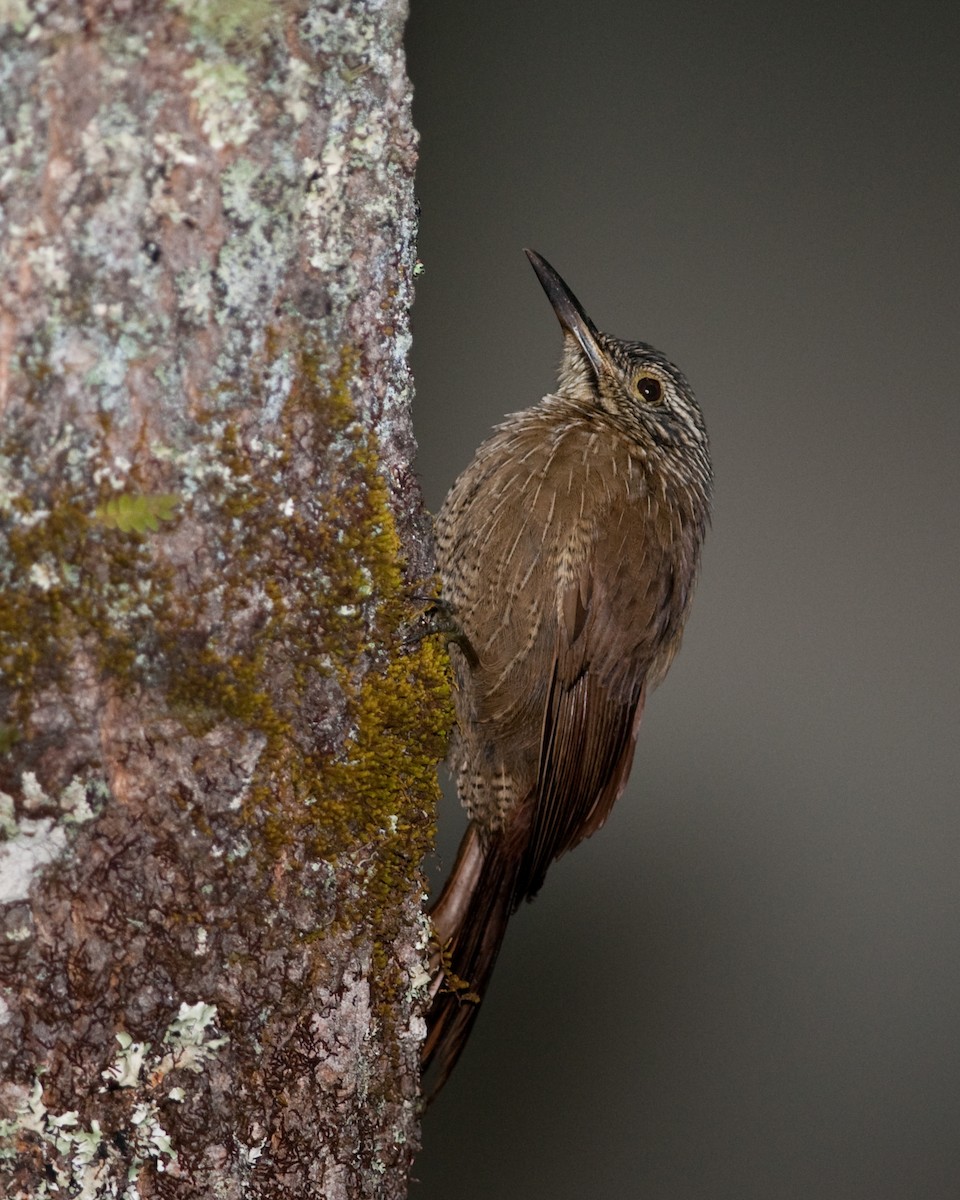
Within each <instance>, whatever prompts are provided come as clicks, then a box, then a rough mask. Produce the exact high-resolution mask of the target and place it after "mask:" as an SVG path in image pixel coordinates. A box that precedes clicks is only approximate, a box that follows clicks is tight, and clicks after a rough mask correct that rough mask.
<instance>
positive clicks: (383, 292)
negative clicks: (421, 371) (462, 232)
mask: <svg viewBox="0 0 960 1200" xmlns="http://www.w3.org/2000/svg"><path fill="white" fill-rule="evenodd" d="M38 10H41V11H42V14H43V15H39V16H38V15H37V11H38ZM405 15H406V5H405V2H404V0H339V2H337V3H331V2H328V3H324V4H321V3H319V2H316V0H285V2H281V0H169V2H161V0H135V2H133V0H112V2H111V0H86V2H84V3H79V2H76V3H68V2H67V0H61V2H60V3H56V2H52V3H47V4H46V5H40V4H34V3H28V2H27V0H5V3H0V122H2V124H0V204H2V225H0V238H2V260H0V271H2V281H0V587H2V591H0V827H2V832H0V837H3V838H4V840H3V841H0V929H2V934H3V937H2V940H0V984H2V993H0V1064H2V1069H0V1078H2V1085H0V1117H2V1118H3V1119H2V1120H0V1193H2V1194H3V1195H11V1196H45V1195H48V1194H49V1195H54V1194H59V1195H61V1196H63V1195H77V1194H79V1195H82V1196H84V1197H94V1196H108V1195H109V1196H137V1195H141V1196H171V1197H173V1196H176V1197H187V1196H190V1197H192V1196H202V1197H208V1196H209V1197H212V1196H217V1197H238V1196H245V1197H273V1196H277V1197H279V1196H283V1197H297V1198H298V1200H299V1198H302V1197H308V1196H325V1197H354V1196H372V1195H377V1196H383V1197H395V1196H402V1195H404V1194H405V1193H406V1174H407V1169H408V1167H409V1163H410V1159H411V1156H412V1152H413V1150H414V1149H415V1148H416V1145H417V1137H418V1113H417V1097H418V1090H417V1089H418V1051H419V1042H420V1038H421V1035H422V1029H423V1022H422V1019H421V1015H420V1012H421V995H422V993H421V991H420V983H421V980H422V978H423V946H424V943H425V940H426V939H425V931H426V925H425V921H424V918H423V916H422V911H421V900H422V892H423V888H422V881H421V877H420V870H419V864H420V861H421V858H422V856H423V854H424V851H425V850H426V848H427V847H428V844H429V841H430V839H431V837H432V831H433V811H434V803H435V799H436V795H435V791H436V782H435V764H436V761H437V760H438V758H440V757H442V754H443V743H444V740H445V736H446V729H447V725H448V722H449V708H448V701H447V688H446V677H445V668H444V657H443V655H442V653H441V651H439V650H438V649H437V647H436V646H435V645H433V644H432V643H431V642H430V641H425V642H422V643H420V644H419V645H417V646H415V647H413V648H409V647H407V646H405V644H404V643H403V639H402V636H401V635H400V633H399V632H398V631H399V630H400V629H401V628H402V626H403V623H404V622H405V621H406V620H408V619H410V616H411V613H412V612H413V611H414V608H415V597H414V596H413V593H414V592H417V591H423V590H425V589H426V587H427V584H425V583H424V577H425V576H426V575H427V574H428V573H429V570H430V566H431V563H430V545H429V534H428V532H427V526H426V525H425V524H424V523H423V518H422V507H421V498H420V493H419V489H418V486H417V483H416V481H415V479H414V478H413V476H412V474H411V471H410V459H411V455H412V451H413V439H412V435H411V431H410V418H409V400H410V394H411V387H410V376H409V371H408V367H407V362H406V350H407V346H408V342H409V333H408V309H409V306H410V302H411V296H412V276H413V266H414V232H415V230H414V205H413V195H412V176H413V168H414V161H415V138H414V133H413V130H412V127H411V122H410V94H409V85H408V82H407V79H406V75H405V70H404V60H403V53H402V48H401V36H402V32H403V21H404V18H405Z"/></svg>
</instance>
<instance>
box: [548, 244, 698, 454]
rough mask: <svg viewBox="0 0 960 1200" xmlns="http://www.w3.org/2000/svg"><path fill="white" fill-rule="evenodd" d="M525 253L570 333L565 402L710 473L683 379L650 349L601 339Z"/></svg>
mask: <svg viewBox="0 0 960 1200" xmlns="http://www.w3.org/2000/svg"><path fill="white" fill-rule="evenodd" d="M525 253H526V256H527V258H529V260H530V263H531V265H532V266H533V269H534V271H536V273H537V278H538V279H539V280H540V283H541V285H542V287H543V290H544V291H545V292H546V293H547V299H548V300H549V301H550V304H551V305H552V307H553V311H554V312H555V313H556V315H557V319H558V320H559V322H560V326H561V328H562V329H563V342H564V346H563V358H562V360H561V363H560V371H559V383H558V389H557V391H558V394H559V395H560V396H562V397H565V398H567V399H570V400H574V401H576V402H578V403H579V404H581V405H584V406H586V407H587V408H590V407H596V408H598V409H600V410H601V411H602V412H604V413H606V414H607V415H608V416H609V417H610V418H611V419H612V420H613V421H614V422H615V423H616V424H617V425H618V426H619V427H620V428H621V429H623V431H624V432H625V433H627V434H628V435H631V436H633V437H635V438H636V439H637V440H638V441H640V442H642V443H644V444H651V443H652V444H653V445H655V446H657V447H659V448H660V449H661V450H666V451H669V449H670V448H672V447H676V448H678V449H681V450H685V451H686V452H687V453H688V454H693V455H694V456H695V457H696V458H697V459H702V462H703V465H704V466H705V468H706V470H707V471H708V472H709V451H708V447H707V431H706V428H705V426H704V423H703V417H702V415H701V413H700V406H699V405H698V404H697V402H696V400H695V399H694V395H693V392H692V390H691V388H690V385H689V384H688V383H687V381H686V379H685V377H684V375H683V373H682V371H680V370H679V368H678V367H675V366H674V365H673V363H672V362H670V361H669V360H668V359H667V358H666V357H665V356H664V355H663V354H661V353H660V351H659V350H655V349H654V348H653V347H652V346H648V345H647V344H646V342H628V341H623V340H622V339H620V338H615V337H611V336H610V335H609V334H606V333H601V332H600V331H599V330H598V329H597V327H596V326H595V325H594V323H593V322H592V321H591V320H590V318H589V317H588V316H587V314H586V313H585V312H584V311H583V308H582V306H581V304H580V302H579V301H578V300H577V298H576V296H575V295H574V294H573V292H572V291H571V290H570V289H569V288H568V287H567V285H566V284H565V283H564V281H563V280H562V279H561V278H560V276H559V275H558V274H557V272H556V271H555V270H554V269H553V267H551V266H550V264H549V263H548V262H547V260H546V259H545V258H542V257H541V256H540V255H539V254H537V253H536V252H535V251H533V250H526V251H525Z"/></svg>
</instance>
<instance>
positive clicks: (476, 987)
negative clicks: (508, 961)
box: [421, 824, 517, 1102]
mask: <svg viewBox="0 0 960 1200" xmlns="http://www.w3.org/2000/svg"><path fill="white" fill-rule="evenodd" d="M516 873H517V857H516V854H511V853H509V852H508V848H507V845H506V843H505V840H504V839H503V838H501V837H494V838H493V839H492V840H491V841H490V842H489V843H488V844H487V845H486V846H484V844H483V841H482V838H481V835H480V831H479V829H478V828H477V826H476V825H474V824H471V825H470V826H469V827H468V829H467V832H466V833H465V834H464V837H463V841H462V842H461V843H460V850H459V852H458V854H457V861H456V862H455V863H454V867H453V871H452V872H451V874H450V878H449V879H448V880H447V882H446V884H445V885H444V888H443V891H442V892H441V893H440V896H439V898H438V899H437V901H436V903H435V904H434V905H433V906H432V907H431V909H430V917H431V919H432V921H433V927H434V933H435V936H436V939H437V948H436V950H435V951H434V955H433V958H432V963H431V966H432V972H431V974H432V979H431V992H432V996H433V1002H432V1004H431V1007H430V1011H429V1012H428V1014H427V1039H426V1041H425V1042H424V1046H423V1051H422V1054H421V1065H422V1069H423V1072H424V1076H425V1087H424V1094H425V1095H426V1098H427V1101H428V1102H429V1101H430V1100H432V1099H433V1098H434V1096H436V1094H437V1093H438V1092H439V1091H440V1089H441V1088H442V1087H443V1085H444V1083H445V1082H446V1080H447V1077H448V1076H449V1074H450V1072H451V1071H452V1070H453V1068H454V1066H455V1064H456V1062H457V1059H458V1058H459V1057H460V1054H461V1051H462V1050H463V1048H464V1046H465V1045H466V1042H467V1038H468V1037H469V1035H470V1030H471V1029H472V1027H473V1022H474V1020H475V1019H476V1016H477V1011H478V1009H479V1007H480V1001H481V1000H482V999H483V997H484V994H485V993H486V990H487V985H488V984H489V982H490V976H491V975H492V974H493V968H494V964H495V963H496V961H497V955H498V954H499V953H500V946H501V944H502V942H503V935H504V934H505V933H506V930H507V922H508V921H509V920H510V916H511V914H512V913H513V911H514V908H515V907H516V904H515V902H514V885H515V880H516ZM428 1072H429V1073H428Z"/></svg>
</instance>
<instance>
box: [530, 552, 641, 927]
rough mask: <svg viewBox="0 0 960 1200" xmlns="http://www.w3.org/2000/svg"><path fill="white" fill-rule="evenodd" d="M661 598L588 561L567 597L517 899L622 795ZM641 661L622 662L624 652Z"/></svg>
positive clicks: (533, 888) (540, 880) (593, 827)
mask: <svg viewBox="0 0 960 1200" xmlns="http://www.w3.org/2000/svg"><path fill="white" fill-rule="evenodd" d="M656 603H657V597H655V596H652V595H651V596H632V597H630V598H628V599H625V598H624V597H622V596H620V595H617V594H616V589H615V588H614V589H609V588H607V587H606V586H604V584H603V582H602V581H601V579H600V578H599V577H595V576H594V573H593V572H592V570H591V569H590V567H589V565H586V566H585V567H584V568H583V569H582V571H581V572H580V575H579V578H577V579H575V580H574V581H572V582H571V583H570V584H569V585H568V587H567V589H566V591H565V592H564V594H563V595H562V596H561V619H560V621H559V625H558V631H557V649H556V654H555V657H554V661H553V670H552V675H551V679H550V684H549V688H548V692H547V696H546V703H545V709H544V720H543V733H542V737H541V742H540V765H539V770H538V775H537V784H536V804H535V816H534V822H533V830H532V836H531V837H530V840H529V843H528V847H527V850H526V853H525V855H524V861H523V864H522V866H521V870H520V874H519V877H518V880H517V884H516V892H515V903H519V901H520V900H521V899H522V898H523V897H524V896H532V895H534V894H535V893H536V892H537V890H538V889H539V887H540V885H541V884H542V883H543V879H544V876H545V875H546V872H547V868H548V867H549V866H550V864H551V862H553V860H554V859H556V858H558V857H559V856H560V855H561V854H564V853H565V852H566V851H567V850H570V849H572V848H573V847H574V846H576V845H577V843H578V842H580V841H582V840H583V838H585V837H589V836H590V834H592V833H594V832H596V830H597V829H599V828H600V826H601V825H602V824H603V823H604V821H605V820H606V819H607V816H608V815H609V813H610V810H611V808H612V807H613V805H614V803H615V802H616V800H617V798H618V797H619V795H620V793H621V792H622V791H623V788H624V786H625V785H626V782H627V776H628V775H629V773H630V766H631V764H632V762H633V750H634V745H635V742H636V737H637V730H638V728H639V724H640V718H641V716H642V713H643V703H644V699H645V694H646V688H645V678H644V677H645V662H644V654H643V647H642V645H638V644H637V643H636V642H635V641H634V642H631V639H630V637H629V634H628V636H627V637H626V638H624V636H623V635H624V626H625V624H626V628H627V630H629V628H630V623H631V622H635V623H636V624H635V626H634V627H635V628H640V629H643V628H644V627H645V626H648V625H649V622H650V619H651V615H652V610H654V609H655V607H656ZM618 647H622V648H623V653H624V655H626V656H628V657H632V658H633V660H634V661H618V660H617V658H616V654H617V648H618Z"/></svg>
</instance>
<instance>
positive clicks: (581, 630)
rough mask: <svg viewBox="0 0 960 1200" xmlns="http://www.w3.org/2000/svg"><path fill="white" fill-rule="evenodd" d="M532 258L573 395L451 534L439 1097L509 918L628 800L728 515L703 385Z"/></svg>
mask: <svg viewBox="0 0 960 1200" xmlns="http://www.w3.org/2000/svg"><path fill="white" fill-rule="evenodd" d="M525 254H526V255H527V258H528V259H529V261H530V263H531V265H532V267H533V269H534V271H535V272H536V275H537V278H538V279H539V281H540V284H541V286H542V287H543V290H544V292H545V293H546V295H547V299H548V300H549V302H550V304H551V306H552V308H553V311H554V313H555V314H556V317H557V319H558V321H559V323H560V327H561V330H562V333H563V349H562V356H561V361H560V367H559V372H558V380H557V386H556V390H555V391H554V392H552V393H550V394H548V395H546V396H544V397H543V399H541V400H540V401H539V403H537V404H534V405H533V406H532V407H530V408H527V409H524V410H523V411H521V412H516V413H513V414H511V415H509V416H507V417H506V418H505V420H504V421H503V423H502V424H500V425H498V426H496V427H495V428H494V430H493V432H492V434H491V436H490V437H489V438H488V439H487V440H486V441H485V442H484V443H483V444H482V445H481V446H480V448H479V449H478V450H477V452H476V455H475V456H474V458H473V460H472V461H471V462H470V464H469V465H468V466H467V467H466V469H465V470H464V471H463V473H462V474H461V475H460V476H459V478H458V479H457V480H456V482H455V483H454V485H453V487H452V488H451V490H450V493H449V495H448V496H447V498H446V500H445V501H444V503H443V506H442V508H441V510H440V512H439V514H438V516H437V519H436V523H435V533H436V550H437V567H438V572H439V576H440V583H441V590H440V595H441V603H442V604H443V605H444V606H445V609H446V611H447V613H448V615H449V617H450V620H451V622H452V627H453V628H454V629H455V634H453V635H451V638H450V657H451V663H452V672H453V685H454V707H455V715H456V722H455V727H454V731H453V734H452V737H451V744H450V748H449V753H448V765H449V767H450V769H451V773H452V775H453V777H454V778H455V780H456V785H457V791H458V794H459V796H460V800H461V802H462V804H463V806H464V807H465V809H466V812H467V815H468V818H469V824H468V826H467V830H466V833H465V834H464V837H463V840H462V842H461V844H460V849H459V851H458V854H457V858H456V861H455V863H454V867H453V869H452V872H451V874H450V877H449V879H448V880H447V882H446V884H445V885H444V887H443V889H442V890H441V893H440V895H439V897H438V898H437V900H436V901H435V903H434V904H433V905H432V907H431V909H430V917H431V920H432V923H433V930H434V941H433V943H432V945H433V952H432V958H431V972H430V988H429V992H430V997H431V1000H430V1006H429V1008H428V1010H427V1033H426V1038H425V1041H424V1044H423V1050H422V1055H421V1063H422V1067H423V1071H424V1080H425V1084H424V1092H425V1095H426V1097H427V1099H428V1100H432V1099H433V1097H435V1096H436V1094H437V1093H438V1092H439V1090H440V1089H441V1087H442V1086H443V1084H444V1083H445V1081H446V1080H447V1078H448V1076H449V1074H450V1072H451V1071H452V1070H453V1067H454V1065H455V1064H456V1062H457V1059H458V1058H459V1056H460V1053H461V1052H462V1050H463V1048H464V1045H465V1044H466V1041H467V1038H468V1036H469V1033H470V1031H471V1028H472V1026H473V1023H474V1020H475V1018H476V1016H477V1012H478V1009H479V1006H480V1002H481V1001H482V1000H483V997H484V995H485V994H486V991H487V988H488V985H489V983H490V978H491V974H492V972H493V968H494V964H495V962H496V959H497V955H498V953H499V950H500V947H501V943H502V941H503V938H504V934H505V932H506V928H507V923H508V921H509V919H510V917H511V916H512V915H513V914H514V913H515V912H516V910H517V909H518V907H519V906H520V904H521V903H522V901H524V900H525V899H532V898H533V897H534V896H535V895H536V894H537V892H538V891H539V890H540V887H541V885H542V884H543V881H544V878H545V876H546V873H547V870H548V868H549V867H550V865H551V864H552V863H553V862H554V861H555V860H556V859H557V858H559V857H560V856H561V855H562V854H565V853H566V852H567V851H569V850H572V849H573V848H574V847H575V846H576V845H578V843H580V842H581V841H582V840H583V839H584V838H587V837H590V836H591V834H593V833H595V832H596V831H597V830H598V829H599V828H600V827H601V826H602V825H603V824H604V823H605V821H606V820H607V818H608V816H609V814H610V811H611V809H612V808H613V805H614V804H615V803H616V801H617V799H618V798H619V797H620V795H621V793H622V792H623V789H624V787H625V785H626V782H627V777H628V775H629V773H630V768H631V765H632V762H633V757H634V747H635V744H636V739H637V732H638V729H639V726H640V720H641V717H642V715H643V710H644V704H645V702H646V698H647V695H648V693H649V692H650V691H651V690H652V689H653V688H654V687H656V685H657V684H659V683H660V682H661V681H662V680H663V678H664V676H665V675H666V673H667V670H668V669H669V667H670V664H671V662H672V661H673V658H674V656H675V655H676V653H677V650H678V649H679V647H680V641H681V637H682V635H683V630H684V625H685V622H686V619H687V615H688V612H689V609H690V602H691V598H692V595H693V591H694V586H695V583H696V579H697V575H698V570H699V562H700V552H701V546H702V544H703V540H704V535H705V532H706V529H707V526H708V524H709V520H710V504H711V493H712V485H713V471H712V466H711V459H710V449H709V443H708V439H707V432H706V428H705V425H704V421H703V416H702V414H701V411H700V408H699V406H698V404H697V401H696V400H695V398H694V395H693V392H692V390H691V388H690V385H689V384H688V382H687V380H686V379H685V377H684V375H683V374H682V373H681V371H680V370H679V369H678V368H677V367H676V366H674V365H673V363H671V362H670V361H668V359H667V358H666V357H664V355H663V354H661V353H660V352H659V351H657V350H655V349H654V348H653V347H652V346H650V345H648V344H646V343H645V342H640V341H624V340H621V339H619V338H615V337H612V336H610V335H608V334H605V333H601V332H600V331H599V330H598V329H597V327H596V326H595V325H594V324H593V322H592V321H591V320H590V318H589V317H588V316H587V315H586V313H585V312H584V310H583V308H582V307H581V305H580V302H579V301H578V300H577V298H576V297H575V296H574V294H573V292H572V291H571V290H570V288H569V287H568V286H567V285H566V283H565V282H564V281H563V279H562V278H561V277H560V275H559V274H558V273H557V272H556V271H555V270H554V268H553V267H552V266H551V265H550V264H549V263H548V262H547V261H546V259H544V258H543V257H542V256H541V255H539V254H537V253H536V252H535V251H533V250H525ZM427 1081H429V1083H428V1082H427Z"/></svg>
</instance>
